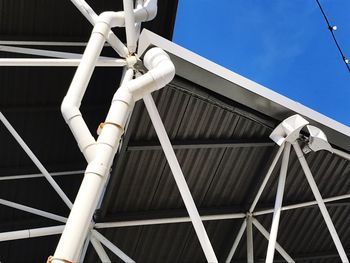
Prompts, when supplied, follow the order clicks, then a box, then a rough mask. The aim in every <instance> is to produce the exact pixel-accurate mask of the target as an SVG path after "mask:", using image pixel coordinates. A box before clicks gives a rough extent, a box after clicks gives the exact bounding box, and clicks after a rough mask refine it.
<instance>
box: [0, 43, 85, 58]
mask: <svg viewBox="0 0 350 263" xmlns="http://www.w3.org/2000/svg"><path fill="white" fill-rule="evenodd" d="M0 51H5V52H11V53H19V54H27V55H35V56H43V57H52V58H64V59H72V58H75V59H80V58H81V57H82V54H77V53H70V52H61V51H53V50H44V49H33V48H24V47H11V46H0Z"/></svg>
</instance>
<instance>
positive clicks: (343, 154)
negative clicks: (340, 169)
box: [333, 148, 350, 161]
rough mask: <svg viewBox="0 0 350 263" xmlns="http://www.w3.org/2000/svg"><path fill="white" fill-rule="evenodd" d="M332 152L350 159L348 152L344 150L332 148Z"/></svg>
mask: <svg viewBox="0 0 350 263" xmlns="http://www.w3.org/2000/svg"><path fill="white" fill-rule="evenodd" d="M333 153H334V154H336V155H338V156H340V157H342V158H344V159H346V160H348V161H350V154H348V153H347V152H344V151H341V150H338V149H334V148H333Z"/></svg>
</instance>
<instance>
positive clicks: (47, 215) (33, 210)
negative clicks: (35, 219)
mask: <svg viewBox="0 0 350 263" xmlns="http://www.w3.org/2000/svg"><path fill="white" fill-rule="evenodd" d="M0 204H1V205H4V206H8V207H12V208H15V209H18V210H22V211H25V212H28V213H31V214H34V215H38V216H42V217H45V218H49V219H52V220H55V221H58V222H62V223H66V222H67V218H65V217H63V216H59V215H56V214H53V213H49V212H45V211H43V210H39V209H36V208H33V207H30V206H26V205H21V204H18V203H15V202H11V201H7V200H5V199H0Z"/></svg>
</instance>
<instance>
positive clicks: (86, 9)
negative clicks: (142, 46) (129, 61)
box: [71, 0, 129, 57]
mask: <svg viewBox="0 0 350 263" xmlns="http://www.w3.org/2000/svg"><path fill="white" fill-rule="evenodd" d="M71 2H72V3H73V4H74V5H75V6H76V8H78V10H79V11H80V12H81V13H82V14H83V15H84V16H85V18H86V19H87V20H88V21H89V22H90V23H91V24H92V25H93V26H95V24H96V23H97V22H98V16H97V14H96V13H95V11H94V10H93V9H92V8H91V7H90V6H89V5H88V4H87V3H86V2H85V1H84V0H71ZM107 41H108V43H109V44H110V45H111V47H112V48H113V49H114V50H115V51H116V52H117V53H118V54H119V55H120V56H121V57H126V56H127V55H128V54H129V52H128V49H127V47H126V46H125V45H124V44H123V42H122V41H120V39H119V38H118V37H117V36H116V35H115V34H114V33H113V32H112V30H110V29H109V32H108V35H107Z"/></svg>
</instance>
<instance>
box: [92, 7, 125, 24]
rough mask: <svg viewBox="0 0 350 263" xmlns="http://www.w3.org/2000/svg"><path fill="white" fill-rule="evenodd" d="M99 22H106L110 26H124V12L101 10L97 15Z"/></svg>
mask: <svg viewBox="0 0 350 263" xmlns="http://www.w3.org/2000/svg"><path fill="white" fill-rule="evenodd" d="M98 21H99V22H103V23H106V24H107V25H109V26H110V27H111V28H112V27H123V26H125V14H124V12H123V11H119V12H112V11H107V12H103V13H101V14H100V15H99V17H98Z"/></svg>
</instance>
